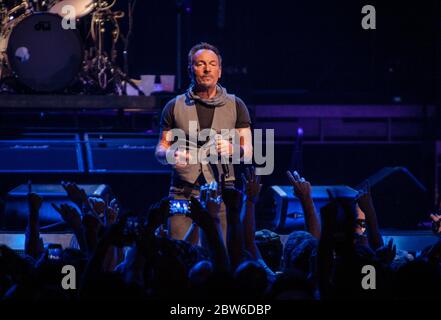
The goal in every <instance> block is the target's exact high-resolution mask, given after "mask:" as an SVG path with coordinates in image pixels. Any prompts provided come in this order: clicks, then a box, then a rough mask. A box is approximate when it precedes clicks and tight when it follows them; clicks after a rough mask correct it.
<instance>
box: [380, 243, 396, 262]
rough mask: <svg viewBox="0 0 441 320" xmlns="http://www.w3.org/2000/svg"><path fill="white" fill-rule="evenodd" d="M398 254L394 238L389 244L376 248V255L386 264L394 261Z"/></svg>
mask: <svg viewBox="0 0 441 320" xmlns="http://www.w3.org/2000/svg"><path fill="white" fill-rule="evenodd" d="M396 254H397V247H396V245H394V239H390V240H389V242H388V243H387V245H384V246H381V247H379V248H378V249H377V250H375V255H376V256H377V258H378V259H380V260H381V261H382V262H384V263H386V264H390V263H392V261H394V259H395V255H396Z"/></svg>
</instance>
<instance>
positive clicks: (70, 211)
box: [51, 203, 82, 230]
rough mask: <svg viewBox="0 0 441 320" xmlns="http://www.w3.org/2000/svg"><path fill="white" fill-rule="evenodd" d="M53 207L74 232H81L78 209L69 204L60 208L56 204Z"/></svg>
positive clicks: (64, 204)
mask: <svg viewBox="0 0 441 320" xmlns="http://www.w3.org/2000/svg"><path fill="white" fill-rule="evenodd" d="M51 205H52V208H54V209H55V210H56V211H57V212H58V213H59V214H60V216H61V218H63V220H64V221H65V222H66V223H67V224H68V225H69V226H70V227H71V228H72V229H73V230H79V229H80V228H81V226H82V224H81V215H80V213H79V212H78V210H77V209H76V208H74V207H73V206H71V205H69V204H67V203H63V204H61V205H60V206H57V205H56V204H55V203H52V204H51Z"/></svg>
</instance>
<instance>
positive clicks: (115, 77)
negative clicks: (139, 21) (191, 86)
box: [0, 0, 144, 95]
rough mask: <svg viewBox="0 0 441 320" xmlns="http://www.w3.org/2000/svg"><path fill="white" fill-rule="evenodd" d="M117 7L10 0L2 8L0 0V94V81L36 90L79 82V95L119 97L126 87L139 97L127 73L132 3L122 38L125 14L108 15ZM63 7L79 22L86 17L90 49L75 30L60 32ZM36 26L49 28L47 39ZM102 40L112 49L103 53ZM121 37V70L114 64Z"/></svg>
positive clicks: (83, 0)
mask: <svg viewBox="0 0 441 320" xmlns="http://www.w3.org/2000/svg"><path fill="white" fill-rule="evenodd" d="M115 3H116V0H111V1H104V0H10V2H8V4H7V5H5V2H4V1H1V3H0V19H1V20H0V21H1V28H0V91H1V92H5V91H8V90H5V89H4V88H3V86H2V85H1V82H2V81H3V80H6V79H7V80H8V81H9V80H10V78H13V79H15V81H16V82H18V84H19V85H22V84H24V85H25V86H26V87H27V88H30V89H32V91H34V92H57V91H58V92H60V90H68V88H70V86H71V85H72V84H73V83H74V81H75V80H79V81H77V83H78V84H79V85H80V86H82V88H83V89H82V90H81V91H82V92H81V93H86V94H87V93H89V92H93V93H95V94H96V93H112V94H118V95H123V94H126V90H125V89H126V85H127V83H130V85H131V86H132V87H134V88H135V89H136V90H138V92H139V95H144V93H143V92H142V90H141V89H139V87H138V86H137V85H136V83H134V82H133V81H132V80H131V79H130V78H129V77H128V75H127V72H128V53H127V49H128V39H129V37H130V34H131V31H132V13H133V10H134V6H135V3H136V0H135V1H133V2H132V0H128V5H129V11H128V13H129V30H128V32H127V35H126V36H124V35H123V34H121V32H120V27H119V22H118V20H120V19H121V18H123V17H124V15H125V13H124V12H123V11H116V12H114V11H112V10H111V9H112V7H113V6H114V5H115ZM64 5H72V6H73V7H74V8H75V12H76V16H75V17H76V18H77V19H79V18H82V17H84V19H87V20H85V21H89V19H90V30H89V35H90V36H91V40H92V45H91V46H90V47H89V46H88V47H87V48H84V43H85V40H86V39H87V38H85V39H81V38H80V36H79V33H78V31H77V30H72V29H69V30H64V29H63V30H61V20H62V17H63V12H62V8H63V6H64ZM48 21H49V22H48ZM46 23H50V24H51V27H49V26H48V25H46ZM43 24H44V25H43ZM109 24H110V27H108V26H107V25H109ZM38 25H41V26H43V27H44V26H46V28H43V29H45V30H47V31H46V36H45V32H40V31H42V30H43V29H41V28H36V27H35V26H38ZM106 37H107V38H109V37H110V38H111V46H110V50H105V46H104V43H105V39H104V38H106ZM107 38H106V39H107ZM54 39H55V40H54ZM119 39H121V40H122V41H123V43H124V51H123V58H124V71H122V70H121V69H120V68H119V67H118V66H117V63H116V59H117V56H118V52H117V49H116V45H117V42H118V40H119ZM107 51H109V52H107ZM63 57H64V58H63ZM5 82H6V81H5ZM17 87H19V88H20V86H17Z"/></svg>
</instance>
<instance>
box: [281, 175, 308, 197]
mask: <svg viewBox="0 0 441 320" xmlns="http://www.w3.org/2000/svg"><path fill="white" fill-rule="evenodd" d="M286 174H287V175H288V179H289V181H290V182H291V185H292V186H293V188H294V194H295V195H296V196H297V197H298V198H299V199H301V200H304V199H310V198H311V184H310V183H309V182H308V181H306V180H305V178H303V177H301V176H300V175H299V173H298V172H297V171H294V172H293V173H291V172H290V171H287V172H286Z"/></svg>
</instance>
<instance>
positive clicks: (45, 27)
mask: <svg viewBox="0 0 441 320" xmlns="http://www.w3.org/2000/svg"><path fill="white" fill-rule="evenodd" d="M34 29H35V31H50V30H51V23H50V21H39V22H38V23H37V24H35V26H34Z"/></svg>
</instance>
